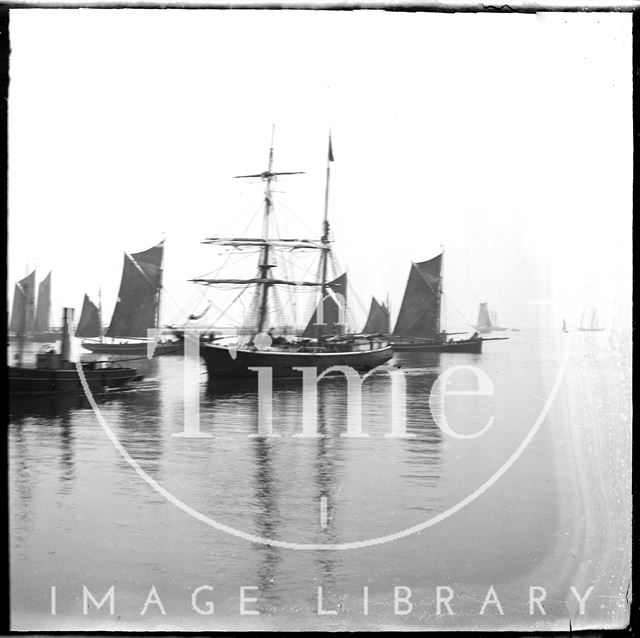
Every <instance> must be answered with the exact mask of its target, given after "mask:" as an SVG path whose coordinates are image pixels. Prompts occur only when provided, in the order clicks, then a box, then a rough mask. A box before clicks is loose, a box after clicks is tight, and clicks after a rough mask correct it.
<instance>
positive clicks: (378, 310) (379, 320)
mask: <svg viewBox="0 0 640 638" xmlns="http://www.w3.org/2000/svg"><path fill="white" fill-rule="evenodd" d="M389 320H390V317H389V308H388V307H387V305H386V304H384V303H380V302H379V301H378V300H377V299H376V298H375V297H372V298H371V306H370V308H369V315H368V316H367V322H366V323H365V325H364V328H363V329H362V332H363V333H364V334H389V332H390V321H389Z"/></svg>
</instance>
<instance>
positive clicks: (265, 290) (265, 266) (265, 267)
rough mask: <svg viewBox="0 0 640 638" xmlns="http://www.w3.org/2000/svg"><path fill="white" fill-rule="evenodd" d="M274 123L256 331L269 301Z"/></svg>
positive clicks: (267, 174)
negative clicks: (269, 242)
mask: <svg viewBox="0 0 640 638" xmlns="http://www.w3.org/2000/svg"><path fill="white" fill-rule="evenodd" d="M275 129H276V127H275V124H274V125H273V127H272V129H271V146H270V148H269V167H268V168H267V172H266V175H265V177H264V180H265V186H264V215H263V217H262V239H264V240H265V243H264V245H263V246H262V248H261V249H260V261H259V263H258V275H259V277H260V279H262V283H260V284H258V285H259V286H260V309H259V311H258V326H257V328H258V332H259V333H260V332H262V331H263V329H264V324H265V320H266V318H267V304H268V301H269V287H270V286H271V284H270V283H269V282H268V279H269V278H270V276H271V267H272V266H271V264H270V263H269V248H270V246H269V244H268V242H267V240H268V239H269V221H270V219H269V218H270V215H271V210H272V207H273V203H272V201H271V180H272V179H273V178H274V174H273V172H272V169H273V136H274V134H275Z"/></svg>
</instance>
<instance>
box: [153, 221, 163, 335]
mask: <svg viewBox="0 0 640 638" xmlns="http://www.w3.org/2000/svg"><path fill="white" fill-rule="evenodd" d="M164 239H165V238H164V233H162V256H161V257H160V278H159V281H158V287H157V288H156V299H155V301H156V309H155V310H156V311H155V315H154V325H153V327H154V328H159V327H160V301H161V299H162V274H163V272H164Z"/></svg>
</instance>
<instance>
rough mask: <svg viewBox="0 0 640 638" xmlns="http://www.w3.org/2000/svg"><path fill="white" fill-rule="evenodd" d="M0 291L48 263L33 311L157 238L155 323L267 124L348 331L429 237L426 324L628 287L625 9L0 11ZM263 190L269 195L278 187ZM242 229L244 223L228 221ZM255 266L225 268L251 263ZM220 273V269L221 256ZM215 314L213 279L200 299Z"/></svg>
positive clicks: (167, 309)
mask: <svg viewBox="0 0 640 638" xmlns="http://www.w3.org/2000/svg"><path fill="white" fill-rule="evenodd" d="M10 20H11V24H10V34H11V62H10V88H9V247H8V249H9V295H11V294H12V287H13V282H14V281H15V280H16V279H17V278H20V277H22V276H24V275H25V274H26V272H27V268H33V267H37V269H38V279H39V280H40V279H42V277H44V276H45V275H46V273H47V272H48V270H49V269H52V270H53V297H54V298H53V303H54V310H53V312H54V317H53V318H54V322H55V323H59V315H60V308H61V307H62V306H63V305H71V306H74V307H76V308H78V309H79V308H80V305H81V303H82V296H83V294H84V293H85V292H86V293H88V294H89V295H90V296H92V297H94V298H95V297H96V296H97V292H98V287H99V286H102V291H103V304H104V314H105V317H106V318H109V317H110V316H111V311H112V308H113V304H114V303H115V298H116V294H117V287H118V284H119V278H120V272H121V267H122V258H123V253H124V251H127V252H130V253H131V252H138V251H141V250H144V249H146V248H148V247H150V246H152V245H153V244H155V243H157V242H158V241H160V239H161V238H162V236H163V233H164V235H165V237H166V254H165V286H166V289H167V293H168V294H167V297H166V299H165V301H164V307H163V318H164V320H165V321H174V322H176V321H180V318H181V316H180V315H184V314H188V313H189V312H192V311H193V310H194V308H195V307H204V305H206V304H204V302H202V303H200V306H197V299H198V297H199V295H200V293H199V292H198V290H197V287H196V286H194V284H191V283H188V282H187V281H186V280H187V279H189V278H191V277H195V276H198V275H202V274H204V273H207V272H211V271H213V270H214V269H215V268H217V267H219V266H220V265H221V263H222V261H223V259H224V257H223V256H221V255H220V252H221V251H220V250H219V249H217V248H213V247H211V246H204V245H202V244H200V241H201V240H202V239H203V238H204V237H207V236H212V235H227V236H229V235H230V236H238V235H239V234H240V233H242V232H243V231H244V230H245V227H246V226H247V224H248V223H249V221H250V220H251V217H252V215H253V214H254V213H255V212H256V211H257V210H259V207H260V205H261V200H262V191H261V185H260V183H259V182H250V181H249V182H246V181H245V182H242V181H240V180H233V179H232V177H233V176H234V175H238V174H243V173H253V172H260V171H262V170H265V169H266V161H267V153H268V146H269V141H270V136H271V126H272V124H275V125H276V134H275V168H276V170H285V171H286V170H294V171H295V170H299V171H305V172H306V173H305V175H302V176H295V177H290V178H286V179H282V180H280V181H279V182H278V183H277V184H276V190H277V191H279V193H278V194H277V198H278V199H277V203H278V204H279V208H278V209H277V219H278V229H279V230H280V231H281V234H282V235H289V236H316V237H317V236H319V234H320V222H321V217H322V210H323V198H324V171H325V162H326V150H327V135H328V130H329V128H331V130H332V136H333V148H334V155H335V162H334V163H333V164H332V188H331V205H330V219H331V222H332V230H333V232H334V236H335V240H336V242H335V251H336V256H337V258H338V260H339V262H340V264H341V266H343V267H344V268H346V269H347V270H348V273H349V278H350V283H351V286H352V289H351V290H350V296H351V301H350V308H351V311H352V314H353V318H354V320H355V322H356V324H357V326H356V327H361V326H360V325H359V324H361V322H362V321H364V314H365V308H364V307H365V306H366V307H368V304H369V300H370V296H371V295H372V294H374V295H376V296H378V297H379V298H381V299H384V298H385V297H386V295H387V294H389V295H390V299H391V305H392V309H393V310H395V312H397V310H398V308H399V306H400V302H401V298H402V293H403V290H404V285H405V282H406V277H407V275H408V272H409V267H410V262H411V261H412V260H414V261H422V260H425V259H428V258H430V257H432V256H434V255H435V254H437V252H438V250H439V247H440V245H444V247H445V251H446V252H445V265H444V268H445V291H446V293H447V296H448V299H449V301H448V302H447V306H446V307H447V316H448V320H447V325H448V327H451V328H454V327H456V326H457V325H459V324H461V323H462V324H463V323H464V319H463V317H466V318H467V319H469V320H473V319H475V315H476V313H477V304H478V302H479V301H481V300H488V301H489V303H490V305H491V306H492V307H493V309H495V310H497V311H498V313H499V315H500V319H501V323H506V324H507V325H513V324H518V325H530V324H531V323H532V322H533V321H534V318H535V312H534V311H533V309H534V308H535V304H536V303H539V302H538V301H536V300H541V299H551V300H552V303H554V304H556V306H557V309H558V316H569V317H570V320H575V321H577V318H579V314H580V312H581V310H582V307H583V306H584V305H585V304H588V303H596V304H598V305H600V306H603V307H604V308H605V309H606V308H609V307H611V306H612V304H616V303H618V304H619V303H627V302H628V301H629V299H630V281H631V279H630V273H631V207H632V200H631V195H632V192H631V186H632V181H631V180H632V109H631V81H632V75H631V15H630V14H602V13H597V14H595V13H594V14H569V13H562V14H541V15H491V14H484V15H483V14H479V15H473V14H458V15H455V14H435V13H425V14H411V13H407V14H403V13H385V12H378V11H353V12H321V11H290V12H289V11H269V12H260V11H216V10H203V11H198V10H189V11H181V10H171V11H162V10H117V11H115V10H12V11H11V15H10ZM280 191H282V192H280ZM250 229H251V233H250V234H253V235H254V236H255V235H256V233H258V232H259V225H256V224H254V225H253V226H250ZM255 261H256V260H255V258H253V257H248V258H246V259H244V261H243V262H242V263H243V264H245V265H246V268H247V270H246V274H252V273H253V271H254V268H255ZM239 267H240V264H238V266H237V267H236V270H235V272H237V268H239ZM209 294H210V296H211V299H212V300H213V301H214V303H216V304H217V305H219V306H223V305H224V299H225V298H226V297H225V294H226V293H218V292H216V291H215V290H211V291H210V293H209Z"/></svg>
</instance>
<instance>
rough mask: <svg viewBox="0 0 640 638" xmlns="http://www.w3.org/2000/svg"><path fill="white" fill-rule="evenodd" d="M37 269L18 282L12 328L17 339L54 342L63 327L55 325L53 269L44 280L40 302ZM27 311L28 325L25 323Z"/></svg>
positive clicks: (14, 295) (12, 310)
mask: <svg viewBox="0 0 640 638" xmlns="http://www.w3.org/2000/svg"><path fill="white" fill-rule="evenodd" d="M35 283H36V271H35V270H34V271H33V272H31V273H30V274H29V275H27V276H26V277H25V278H24V279H21V280H20V281H19V282H17V283H16V285H15V289H14V294H13V305H12V308H11V319H10V321H9V331H10V332H11V333H13V334H12V335H10V337H11V338H13V339H24V340H25V341H35V342H54V341H56V340H57V339H59V338H60V336H61V332H60V330H55V329H52V328H51V322H50V316H51V272H49V274H48V275H47V276H46V277H45V278H44V279H43V280H42V281H41V282H40V284H39V286H38V296H37V303H36V294H35V293H36V287H35ZM23 315H24V319H25V320H24V325H23Z"/></svg>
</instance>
